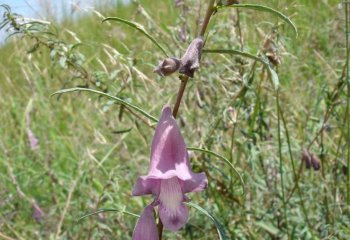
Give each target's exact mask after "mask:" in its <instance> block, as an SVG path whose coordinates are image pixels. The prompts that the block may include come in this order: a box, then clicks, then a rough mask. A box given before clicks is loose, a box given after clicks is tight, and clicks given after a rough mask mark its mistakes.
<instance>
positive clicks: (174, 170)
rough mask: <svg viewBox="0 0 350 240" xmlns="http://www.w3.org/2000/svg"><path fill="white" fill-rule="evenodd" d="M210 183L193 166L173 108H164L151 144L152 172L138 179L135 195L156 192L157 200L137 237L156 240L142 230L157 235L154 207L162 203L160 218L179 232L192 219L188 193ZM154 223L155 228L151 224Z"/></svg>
mask: <svg viewBox="0 0 350 240" xmlns="http://www.w3.org/2000/svg"><path fill="white" fill-rule="evenodd" d="M207 185H208V180H207V177H206V175H205V174H204V173H199V174H196V173H193V172H192V170H191V168H190V163H189V159H188V152H187V149H186V144H185V141H184V139H183V137H182V136H181V132H180V129H179V127H178V126H177V124H176V121H175V119H174V117H173V116H172V114H171V109H170V107H164V108H163V112H162V116H161V118H160V120H159V123H158V125H157V128H156V132H155V135H154V138H153V142H152V147H151V164H150V169H149V173H148V175H146V176H141V177H139V178H138V179H137V182H136V184H135V186H134V189H133V192H132V194H133V195H134V196H141V195H146V194H153V196H154V197H155V199H154V202H153V203H152V204H151V205H149V206H147V207H146V209H145V210H144V212H143V213H142V215H141V217H140V219H139V221H138V223H137V225H136V228H135V230H134V234H133V240H141V239H142V240H155V239H158V237H157V238H155V237H153V238H152V237H151V238H146V236H145V235H144V234H142V233H141V231H144V230H142V229H146V228H147V229H149V230H148V231H152V233H150V232H147V236H155V235H157V231H156V228H154V227H153V226H154V224H155V222H154V221H155V220H154V217H153V214H151V213H150V209H152V207H150V206H153V207H155V206H158V213H159V217H160V219H161V221H162V223H163V225H164V227H165V228H166V229H169V230H171V231H177V230H179V229H180V228H182V227H183V226H184V225H185V224H186V222H187V220H188V209H187V206H186V205H185V204H184V202H185V201H187V198H186V196H185V193H189V192H198V191H202V190H203V189H205V188H206V187H207ZM147 226H152V227H147Z"/></svg>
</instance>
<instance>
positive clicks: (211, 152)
mask: <svg viewBox="0 0 350 240" xmlns="http://www.w3.org/2000/svg"><path fill="white" fill-rule="evenodd" d="M187 150H192V151H199V152H203V153H208V154H211V155H213V156H215V157H217V158H219V159H221V160H223V161H224V162H225V163H226V164H227V165H229V166H230V167H231V169H232V170H233V171H234V172H235V173H236V175H237V176H238V178H239V181H240V182H241V185H242V190H243V195H244V192H245V190H244V180H243V178H242V176H241V174H240V173H239V172H238V170H237V169H236V168H235V167H234V166H233V164H232V163H231V162H230V161H229V160H228V159H227V158H225V157H224V156H222V155H220V154H218V153H215V152H213V151H210V150H207V149H202V148H194V147H187Z"/></svg>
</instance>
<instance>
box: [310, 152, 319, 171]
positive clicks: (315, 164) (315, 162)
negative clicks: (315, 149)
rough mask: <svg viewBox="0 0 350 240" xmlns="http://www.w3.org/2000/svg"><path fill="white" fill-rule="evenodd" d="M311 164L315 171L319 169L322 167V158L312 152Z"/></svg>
mask: <svg viewBox="0 0 350 240" xmlns="http://www.w3.org/2000/svg"><path fill="white" fill-rule="evenodd" d="M311 165H312V167H313V168H314V170H315V171H318V170H320V168H321V163H320V159H318V157H317V156H315V155H313V154H311Z"/></svg>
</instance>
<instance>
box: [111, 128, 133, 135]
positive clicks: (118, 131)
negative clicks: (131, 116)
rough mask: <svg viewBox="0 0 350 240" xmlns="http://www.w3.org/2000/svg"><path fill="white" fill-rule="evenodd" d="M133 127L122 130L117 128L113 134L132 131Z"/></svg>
mask: <svg viewBox="0 0 350 240" xmlns="http://www.w3.org/2000/svg"><path fill="white" fill-rule="evenodd" d="M132 129H133V127H130V128H127V129H122V130H117V131H112V133H113V134H123V133H127V132H130V131H131V130H132Z"/></svg>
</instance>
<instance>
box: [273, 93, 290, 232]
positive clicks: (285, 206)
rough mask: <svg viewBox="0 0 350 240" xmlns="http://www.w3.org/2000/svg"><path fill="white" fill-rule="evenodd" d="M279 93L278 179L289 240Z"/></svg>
mask: <svg viewBox="0 0 350 240" xmlns="http://www.w3.org/2000/svg"><path fill="white" fill-rule="evenodd" d="M279 94H280V93H279V91H278V90H277V91H276V105H277V131H278V151H279V159H280V164H279V171H280V178H281V188H282V189H281V190H282V201H283V211H284V220H285V224H286V229H287V235H288V239H289V231H288V218H287V203H286V198H285V191H284V181H283V159H282V139H281V112H280V107H279V106H280V103H279V98H280V97H279Z"/></svg>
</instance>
